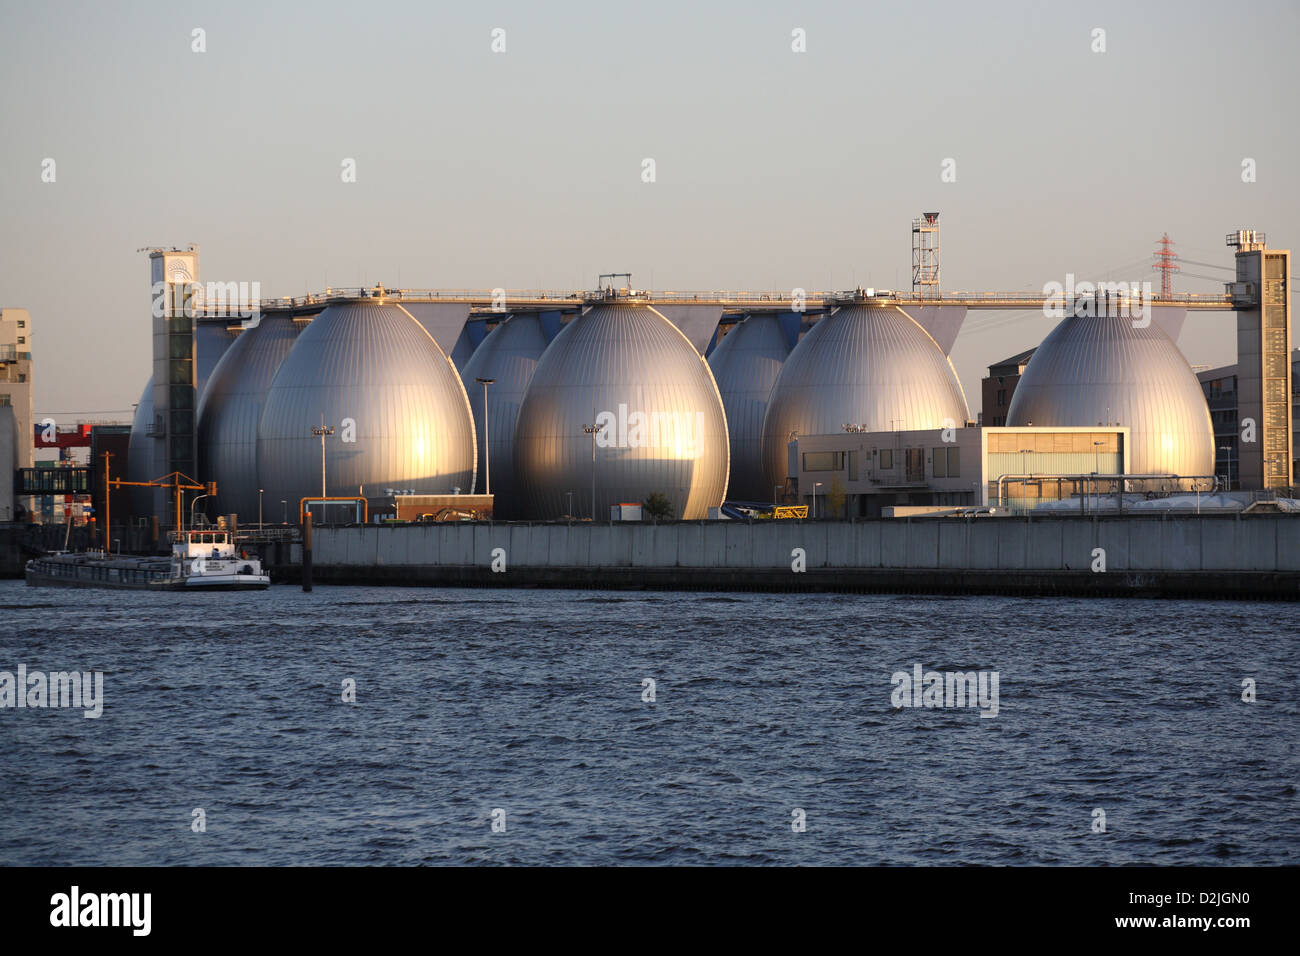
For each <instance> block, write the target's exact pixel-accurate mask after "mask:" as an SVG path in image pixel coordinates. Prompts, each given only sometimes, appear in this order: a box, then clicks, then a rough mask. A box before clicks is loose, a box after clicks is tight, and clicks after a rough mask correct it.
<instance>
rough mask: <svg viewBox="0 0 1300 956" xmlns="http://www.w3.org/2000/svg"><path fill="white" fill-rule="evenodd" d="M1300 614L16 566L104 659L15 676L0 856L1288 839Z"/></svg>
mask: <svg viewBox="0 0 1300 956" xmlns="http://www.w3.org/2000/svg"><path fill="white" fill-rule="evenodd" d="M1298 634H1300V605H1297V604H1280V603H1279V604H1254V603H1229V602H1197V601H1155V600H1085V599H1027V598H1000V597H922V596H887V595H868V596H863V595H839V594H824V595H821V594H812V595H789V594H709V593H695V592H692V593H668V592H595V591H535V590H506V589H502V590H488V589H482V590H478V589H442V588H409V589H404V588H361V587H323V586H322V587H317V589H316V590H315V591H314V592H313V593H311V594H304V593H302V592H301V590H299V589H297V588H292V587H276V588H273V589H271V590H270V591H267V592H262V593H247V594H233V595H231V594H225V595H219V594H188V595H177V594H166V593H159V594H152V593H141V592H113V591H94V590H83V591H74V590H58V589H31V588H27V587H25V586H24V585H23V583H22V582H17V581H3V582H0V671H7V672H9V673H11V674H16V672H17V668H18V667H19V665H24V666H25V667H26V669H27V671H28V672H29V675H30V674H31V673H32V672H35V671H41V672H51V671H65V670H79V671H100V672H102V673H103V687H104V691H103V704H102V706H103V711H102V716H100V717H99V718H97V719H95V718H90V719H88V718H86V717H84V716H83V711H82V710H81V709H74V708H50V707H46V708H36V707H27V708H23V709H18V708H16V707H12V708H4V709H0V773H3V782H2V783H0V864H5V865H12V864H87V865H95V864H146V865H154V864H167V865H173V864H204V865H230V864H272V865H275V864H308V865H310V864H420V863H427V864H443V863H458V864H459V863H510V864H611V863H612V864H618V863H632V864H646V863H650V864H736V863H758V864H859V863H861V864H878V863H897V864H918V863H919V864H949V863H992V864H1099V863H1100V864H1226V865H1243V864H1278V863H1290V864H1295V863H1300V805H1298V804H1297V794H1296V788H1297V780H1300V761H1298V760H1297V751H1296V744H1297V739H1300V733H1298V731H1300V705H1298V703H1297V691H1298V690H1300V642H1298V639H1297V635H1298ZM916 665H920V666H921V668H922V669H923V671H924V672H930V671H936V672H939V673H940V674H943V673H946V672H950V671H961V672H967V673H968V672H971V671H984V672H986V674H985V677H986V678H987V680H986V684H985V688H986V690H989V691H991V688H992V682H991V681H992V672H996V673H997V678H998V682H997V713H996V716H989V717H982V716H981V710H983V711H984V712H991V710H992V707H991V706H989V703H990V698H989V697H988V696H987V695H986V697H985V706H983V707H982V708H979V707H971V706H948V707H938V706H936V707H913V706H895V704H897V703H899V702H900V701H906V702H907V703H909V704H910V703H912V702H913V699H912V698H911V696H910V694H909V695H907V696H905V697H903V696H900V695H901V694H902V691H901V690H900V691H898V692H897V693H895V684H894V683H893V682H892V675H894V674H895V673H896V672H905V673H908V674H909V675H910V674H911V673H912V672H913V670H914V667H915V666H916ZM1247 679H1249V680H1253V681H1254V682H1255V694H1256V695H1257V699H1256V700H1255V702H1253V703H1249V702H1245V701H1243V700H1242V695H1243V688H1242V682H1243V680H1247ZM647 680H653V682H654V683H653V686H651V685H649V684H648V683H643V681H647ZM0 681H3V675H0ZM349 681H353V682H355V702H350V701H349V702H345V701H344V699H343V698H344V696H345V686H346V685H345V682H349ZM900 683H901V681H900ZM651 690H653V697H654V700H653V701H650V700H648V699H646V698H648V697H649V696H650V692H651ZM38 699H39V698H38ZM949 702H950V703H957V702H956V701H949ZM196 810H198V811H201V813H197V814H196V812H195V811H196ZM796 811H802V815H800V814H799V813H797V812H796ZM1098 811H1100V812H1101V813H1100V814H1099V813H1098ZM1101 814H1104V824H1105V831H1104V832H1100V830H1099V828H1100V824H1101V823H1102V822H1103V816H1102V815H1101ZM200 823H201V832H196V829H200ZM799 823H801V824H802V826H797V825H796V824H799ZM494 824H495V827H494Z"/></svg>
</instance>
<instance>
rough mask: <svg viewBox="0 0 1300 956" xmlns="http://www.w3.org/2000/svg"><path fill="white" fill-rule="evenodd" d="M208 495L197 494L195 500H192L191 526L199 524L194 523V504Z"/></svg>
mask: <svg viewBox="0 0 1300 956" xmlns="http://www.w3.org/2000/svg"><path fill="white" fill-rule="evenodd" d="M206 497H208V496H207V495H195V496H194V500H192V501H191V502H190V527H191V528H194V527H197V525H195V523H194V506H195V505H197V504H198V503H199V502H200V501H201V500H203V499H204V498H206Z"/></svg>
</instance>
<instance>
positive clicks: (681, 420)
mask: <svg viewBox="0 0 1300 956" xmlns="http://www.w3.org/2000/svg"><path fill="white" fill-rule="evenodd" d="M598 419H601V420H602V421H603V422H605V423H607V424H608V423H611V422H612V428H606V429H604V437H603V439H602V441H603V442H604V443H605V445H606V447H600V446H598V447H597V448H596V456H595V458H596V460H595V464H594V469H593V463H592V439H591V436H589V435H587V434H584V432H583V426H584V425H595V424H601V421H598ZM651 422H653V423H654V424H653V425H651V424H650V423H651ZM610 446H612V447H610ZM728 457H729V451H728V443H727V421H726V415H725V413H724V412H723V409H722V399H721V398H720V397H719V395H718V388H717V385H716V384H715V383H714V380H713V374H712V373H711V372H710V371H709V366H708V363H706V362H705V361H704V359H703V358H702V357H701V356H700V354H699V352H697V351H696V350H695V347H694V346H693V345H691V343H690V341H689V340H688V339H687V338H686V337H685V336H684V335H682V333H681V332H680V331H678V329H677V328H676V327H675V326H674V325H673V324H672V323H671V322H669V321H668V320H667V319H666V318H664V316H663V315H661V314H660V313H659V312H657V311H655V310H654V309H652V308H650V307H649V306H644V305H629V304H621V303H620V304H608V305H597V306H595V307H593V308H592V309H591V310H590V311H588V312H587V313H586V314H585V315H582V316H581V317H579V318H576V319H574V320H573V321H572V322H570V323H569V324H568V325H567V326H565V327H564V329H563V330H562V331H561V332H560V334H559V335H557V336H556V338H555V341H553V342H552V343H551V345H550V347H549V348H548V349H547V350H546V352H545V353H544V354H543V355H542V359H541V361H540V362H539V363H538V365H537V368H536V369H535V370H534V372H533V378H532V381H531V382H530V383H529V385H528V390H527V392H526V393H525V395H524V400H523V403H522V405H521V406H520V408H519V418H518V421H517V423H516V426H515V455H514V461H515V475H516V481H517V482H518V487H519V489H520V500H521V502H522V503H523V510H524V513H525V514H526V515H527V516H528V517H530V518H541V519H545V518H554V517H557V516H559V515H562V514H564V513H566V511H567V510H568V508H569V500H570V498H569V493H570V492H572V502H573V514H574V515H575V516H579V517H581V516H588V517H589V516H591V514H592V504H591V498H592V478H593V470H594V476H595V498H596V503H595V516H596V518H597V520H600V521H606V520H608V519H609V506H610V505H612V504H618V503H621V502H642V501H644V500H645V499H646V498H647V497H649V496H650V495H651V494H654V493H656V492H658V493H661V494H663V495H665V496H667V497H668V498H669V500H671V501H672V503H673V507H674V513H675V515H676V516H677V517H679V518H704V517H707V516H708V509H709V508H710V507H716V506H717V505H719V504H721V503H722V499H723V496H724V495H725V494H726V491H727V469H728Z"/></svg>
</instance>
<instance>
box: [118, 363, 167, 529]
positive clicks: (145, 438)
mask: <svg viewBox="0 0 1300 956" xmlns="http://www.w3.org/2000/svg"><path fill="white" fill-rule="evenodd" d="M152 426H153V376H152V375H151V376H149V381H147V382H145V383H144V391H143V392H142V393H141V394H140V404H138V405H136V407H135V415H134V417H133V418H132V419H131V437H130V438H128V439H127V445H126V479H127V481H152V480H153V479H155V478H160V477H162V476H161V475H155V474H154V473H153V467H154V464H153V451H154V438H153V436H152V435H150V434H149V429H150V428H151V427H152ZM128 490H129V492H130V493H129V494H128V495H127V500H128V501H130V502H131V513H132V514H133V515H134V516H135V517H137V518H147V517H148V516H149V509H150V508H152V507H153V497H152V492H151V489H149V488H130V489H128Z"/></svg>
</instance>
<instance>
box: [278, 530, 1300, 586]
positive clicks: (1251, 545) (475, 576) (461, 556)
mask: <svg viewBox="0 0 1300 956" xmlns="http://www.w3.org/2000/svg"><path fill="white" fill-rule="evenodd" d="M1098 549H1100V552H1099V551H1098ZM1103 552H1104V555H1103ZM1103 556H1104V562H1105V564H1104V568H1105V569H1104V570H1100V567H1101V559H1102V557H1103ZM288 557H289V560H288V562H287V563H285V564H283V565H280V566H278V567H277V568H276V569H275V570H276V573H277V576H278V577H280V578H282V579H284V580H296V579H295V578H294V577H293V575H294V573H295V572H296V565H297V564H298V562H299V561H300V560H301V553H300V549H299V548H298V547H297V546H295V547H294V548H293V549H292V552H291V554H290V555H289V556H288ZM313 563H314V580H316V581H319V582H322V583H326V582H331V581H335V582H340V583H343V582H350V583H384V584H402V583H407V584H465V585H487V586H491V585H499V586H507V587H527V586H543V587H613V588H626V587H650V588H701V587H703V588H710V589H713V588H719V589H742V590H743V589H754V590H806V589H845V590H907V591H933V592H937V593H958V592H967V591H975V592H987V591H999V592H1005V593H1077V594H1124V593H1130V594H1139V593H1140V594H1161V593H1168V594H1170V595H1178V596H1187V595H1192V596H1210V595H1211V594H1214V595H1220V596H1243V597H1244V596H1258V597H1273V598H1291V599H1294V598H1296V597H1300V516H1291V515H1250V516H1245V517H1242V516H1237V515H1230V516H1223V515H1214V516H1199V517H1198V516H1178V517H1173V516H1160V517H1154V516H1140V517H1132V516H1126V517H1119V516H1115V517H1095V518H1078V517H1074V518H1071V517H1056V518H1031V519H1025V518H971V519H952V518H915V519H881V520H864V521H853V522H846V521H754V522H745V521H702V522H694V521H692V522H685V521H683V522H664V523H658V524H655V523H641V522H626V523H606V524H594V525H593V524H589V523H573V524H554V523H545V524H543V523H525V522H518V523H514V522H511V523H505V522H495V523H493V522H456V523H447V524H431V525H397V526H377V525H368V526H348V527H321V528H317V529H316V530H315V541H314V550H313Z"/></svg>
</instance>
